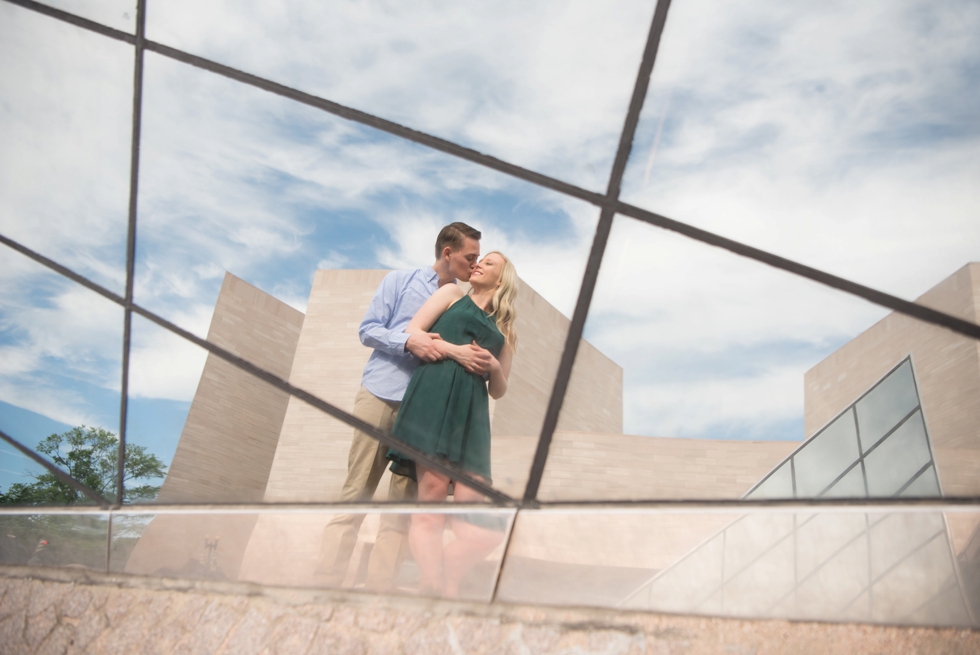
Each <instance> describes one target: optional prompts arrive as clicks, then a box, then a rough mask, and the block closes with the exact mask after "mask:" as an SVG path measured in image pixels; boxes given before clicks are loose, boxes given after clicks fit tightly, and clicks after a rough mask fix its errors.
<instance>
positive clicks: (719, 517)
mask: <svg viewBox="0 0 980 655" xmlns="http://www.w3.org/2000/svg"><path fill="white" fill-rule="evenodd" d="M949 516H950V517H952V518H951V519H950V522H949V531H947V519H946V516H945V515H943V514H942V513H937V512H932V513H930V512H925V513H923V512H918V511H912V512H905V511H896V512H889V513H887V514H867V513H863V512H841V511H833V510H829V509H826V510H825V509H821V510H818V511H814V512H808V513H794V512H788V511H782V512H777V511H761V510H760V511H753V512H751V513H747V514H745V515H744V516H738V515H733V514H725V513H711V512H692V513H683V514H681V513H676V512H671V513H659V512H657V511H652V510H636V511H634V512H629V511H628V510H627V511H623V510H620V511H618V512H617V513H616V514H614V515H610V514H604V513H602V512H601V511H598V510H561V511H554V510H551V511H549V510H541V511H531V512H521V514H520V515H519V516H518V519H517V522H516V524H515V527H514V534H513V537H512V543H511V546H510V549H509V550H508V556H507V560H506V562H505V563H504V568H503V571H502V577H501V581H500V585H499V589H498V595H497V597H498V598H499V599H500V600H502V601H506V602H517V603H519V602H547V603H551V604H563V605H564V604H567V605H586V606H600V607H615V608H621V609H633V610H653V611H668V612H681V613H685V614H705V615H712V616H735V617H746V618H767V617H768V618H777V617H778V618H791V619H797V620H833V621H865V622H883V623H902V624H931V625H951V626H952V625H958V626H969V625H974V624H975V623H974V622H975V619H974V618H973V608H972V603H975V600H976V594H977V590H978V587H977V579H976V578H975V577H974V575H975V574H974V573H973V571H974V570H975V567H976V553H975V552H974V551H973V550H971V547H970V546H969V544H971V543H973V541H971V540H976V539H977V525H978V517H977V515H976V514H975V513H972V514H955V515H949Z"/></svg>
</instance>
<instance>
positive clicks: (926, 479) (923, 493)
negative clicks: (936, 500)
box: [899, 466, 943, 498]
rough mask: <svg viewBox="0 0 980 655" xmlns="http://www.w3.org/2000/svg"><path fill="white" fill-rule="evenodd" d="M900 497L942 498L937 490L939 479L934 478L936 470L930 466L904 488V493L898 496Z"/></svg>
mask: <svg viewBox="0 0 980 655" xmlns="http://www.w3.org/2000/svg"><path fill="white" fill-rule="evenodd" d="M899 495H900V496H906V497H908V498H929V497H936V496H942V495H943V494H942V492H941V491H940V490H939V479H938V478H937V477H936V469H935V467H933V466H930V467H929V468H927V469H926V470H925V471H923V472H922V475H920V476H919V477H917V478H916V479H915V480H913V481H912V484H910V485H909V486H907V487H906V488H905V491H903V492H902V493H900V494H899Z"/></svg>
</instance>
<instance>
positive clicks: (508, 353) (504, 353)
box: [488, 344, 514, 400]
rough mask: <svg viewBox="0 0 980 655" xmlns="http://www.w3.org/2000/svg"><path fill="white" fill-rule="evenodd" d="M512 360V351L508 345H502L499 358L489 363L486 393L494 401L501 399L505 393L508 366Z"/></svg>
mask: <svg viewBox="0 0 980 655" xmlns="http://www.w3.org/2000/svg"><path fill="white" fill-rule="evenodd" d="M513 360H514V351H513V350H512V349H511V347H510V344H504V347H503V348H502V349H501V351H500V357H499V358H497V357H495V358H494V359H493V361H491V362H490V386H489V388H488V391H489V392H490V397H491V398H493V399H494V400H496V399H498V398H503V396H504V394H505V393H507V378H509V377H510V364H511V362H512V361H513Z"/></svg>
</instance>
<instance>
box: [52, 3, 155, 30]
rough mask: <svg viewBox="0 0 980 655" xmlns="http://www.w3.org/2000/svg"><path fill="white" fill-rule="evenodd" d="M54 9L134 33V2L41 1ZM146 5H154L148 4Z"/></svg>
mask: <svg viewBox="0 0 980 655" xmlns="http://www.w3.org/2000/svg"><path fill="white" fill-rule="evenodd" d="M41 2H42V4H46V5H48V6H50V7H54V8H56V9H61V10H63V11H67V12H68V13H71V14H75V15H76V16H81V17H82V18H87V19H89V20H93V21H95V22H96V23H102V24H103V25H107V26H109V27H114V28H115V29H117V30H122V31H124V32H130V33H132V32H135V31H136V0H41ZM147 4H148V5H151V6H152V5H154V4H155V3H153V2H152V1H151V2H148V3H147Z"/></svg>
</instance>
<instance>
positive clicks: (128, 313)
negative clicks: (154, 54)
mask: <svg viewBox="0 0 980 655" xmlns="http://www.w3.org/2000/svg"><path fill="white" fill-rule="evenodd" d="M145 32H146V0H138V1H137V3H136V48H135V51H136V52H135V57H134V61H133V128H132V132H133V133H132V140H131V141H130V152H129V217H128V218H129V224H128V228H127V231H126V297H125V304H124V305H123V343H122V382H121V384H120V394H119V462H118V467H117V470H116V503H117V504H119V505H122V504H123V502H124V501H125V498H126V496H125V494H126V487H125V478H126V426H127V425H128V418H129V352H130V340H131V337H132V330H133V310H132V305H133V283H134V281H135V278H136V207H137V205H138V204H139V180H140V128H141V125H142V121H143V43H144V35H145Z"/></svg>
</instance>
